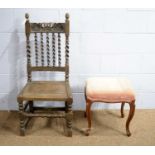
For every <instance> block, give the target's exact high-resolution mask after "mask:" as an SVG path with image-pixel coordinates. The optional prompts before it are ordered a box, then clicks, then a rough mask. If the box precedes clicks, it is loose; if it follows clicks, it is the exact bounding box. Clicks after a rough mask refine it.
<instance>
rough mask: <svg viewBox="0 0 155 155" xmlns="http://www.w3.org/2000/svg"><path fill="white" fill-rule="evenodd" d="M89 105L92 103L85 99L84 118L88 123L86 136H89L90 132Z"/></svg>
mask: <svg viewBox="0 0 155 155" xmlns="http://www.w3.org/2000/svg"><path fill="white" fill-rule="evenodd" d="M91 105H92V102H90V101H89V100H87V99H86V116H87V121H88V129H87V131H86V136H89V134H90V131H91Z"/></svg>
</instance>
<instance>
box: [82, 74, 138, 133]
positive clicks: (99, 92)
mask: <svg viewBox="0 0 155 155" xmlns="http://www.w3.org/2000/svg"><path fill="white" fill-rule="evenodd" d="M85 98H86V113H85V116H86V117H87V120H88V129H87V130H86V135H87V136H88V135H89V134H90V131H91V111H90V110H91V105H92V103H94V102H104V103H121V117H122V118H123V117H124V113H123V108H124V104H125V103H128V104H129V106H130V111H129V116H128V119H127V121H126V132H127V136H131V132H130V130H129V125H130V121H131V120H132V118H133V116H134V111H135V94H134V91H133V89H132V87H131V84H130V81H129V80H128V79H126V78H114V77H92V78H89V79H88V80H87V82H86V87H85Z"/></svg>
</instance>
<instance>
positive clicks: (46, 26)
mask: <svg viewBox="0 0 155 155" xmlns="http://www.w3.org/2000/svg"><path fill="white" fill-rule="evenodd" d="M64 31H65V24H64V23H31V32H55V33H63V32H64Z"/></svg>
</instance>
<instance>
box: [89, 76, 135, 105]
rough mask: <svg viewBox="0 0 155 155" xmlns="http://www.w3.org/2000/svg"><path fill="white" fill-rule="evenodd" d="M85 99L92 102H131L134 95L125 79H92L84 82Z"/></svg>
mask: <svg viewBox="0 0 155 155" xmlns="http://www.w3.org/2000/svg"><path fill="white" fill-rule="evenodd" d="M86 97H87V99H89V100H90V101H92V102H106V103H118V102H132V101H134V100H135V93H134V91H133V89H132V87H131V84H130V81H129V80H128V79H126V78H120V77H92V78H89V79H88V80H87V81H86Z"/></svg>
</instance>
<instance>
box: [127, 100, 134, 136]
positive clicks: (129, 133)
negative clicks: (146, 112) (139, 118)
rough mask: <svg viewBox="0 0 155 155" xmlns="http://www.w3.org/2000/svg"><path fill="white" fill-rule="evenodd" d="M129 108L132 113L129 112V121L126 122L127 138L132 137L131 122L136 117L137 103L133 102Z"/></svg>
mask: <svg viewBox="0 0 155 155" xmlns="http://www.w3.org/2000/svg"><path fill="white" fill-rule="evenodd" d="M129 106H130V111H129V116H128V119H127V121H126V132H127V136H131V132H130V129H129V125H130V122H131V120H132V118H133V116H134V113H135V101H132V102H131V103H129Z"/></svg>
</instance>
